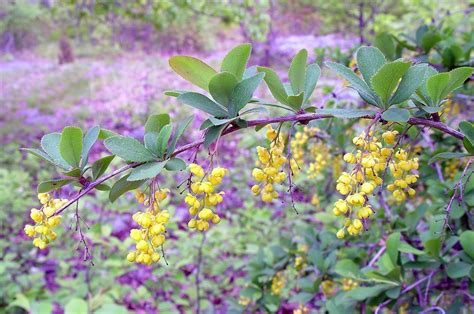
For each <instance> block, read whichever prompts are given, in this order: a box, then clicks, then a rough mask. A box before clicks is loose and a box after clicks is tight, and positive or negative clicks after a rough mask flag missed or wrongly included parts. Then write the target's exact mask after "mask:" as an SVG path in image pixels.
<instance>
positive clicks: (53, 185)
mask: <svg viewBox="0 0 474 314" xmlns="http://www.w3.org/2000/svg"><path fill="white" fill-rule="evenodd" d="M72 181H73V180H72V179H55V180H48V181H43V182H41V183H40V184H39V185H38V188H37V191H38V193H47V192H50V191H52V190H57V189H59V188H60V187H62V186H64V185H66V184H68V183H70V182H72Z"/></svg>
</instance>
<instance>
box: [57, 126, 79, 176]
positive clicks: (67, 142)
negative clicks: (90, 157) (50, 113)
mask: <svg viewBox="0 0 474 314" xmlns="http://www.w3.org/2000/svg"><path fill="white" fill-rule="evenodd" d="M59 150H60V152H61V156H62V157H63V158H64V160H66V161H67V163H68V164H70V165H71V166H74V167H79V163H80V161H81V153H82V130H81V129H80V128H78V127H74V126H67V127H65V128H64V129H63V132H62V133H61V139H60V141H59Z"/></svg>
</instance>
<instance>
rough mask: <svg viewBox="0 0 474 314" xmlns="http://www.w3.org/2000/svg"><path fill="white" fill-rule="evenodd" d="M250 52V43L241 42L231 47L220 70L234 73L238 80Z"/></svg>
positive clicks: (240, 77)
mask: <svg viewBox="0 0 474 314" xmlns="http://www.w3.org/2000/svg"><path fill="white" fill-rule="evenodd" d="M251 52H252V45H251V44H242V45H238V46H237V47H235V48H233V49H232V50H231V51H229V53H227V55H226V56H225V57H224V59H223V60H222V65H221V71H222V72H224V71H225V72H230V73H232V74H234V75H235V77H236V78H237V80H239V81H240V80H241V79H242V76H243V74H244V71H245V68H246V67H247V62H248V60H249V57H250V53H251ZM213 97H214V96H213Z"/></svg>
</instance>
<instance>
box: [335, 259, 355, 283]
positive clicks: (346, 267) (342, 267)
mask: <svg viewBox="0 0 474 314" xmlns="http://www.w3.org/2000/svg"><path fill="white" fill-rule="evenodd" d="M334 272H335V273H336V274H338V275H340V276H342V277H347V278H353V279H357V278H360V267H359V265H357V264H356V263H354V262H353V261H352V260H350V259H343V260H340V261H339V262H337V263H336V265H335V266H334Z"/></svg>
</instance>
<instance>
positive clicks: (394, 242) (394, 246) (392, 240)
mask: <svg viewBox="0 0 474 314" xmlns="http://www.w3.org/2000/svg"><path fill="white" fill-rule="evenodd" d="M400 236H401V235H400V232H395V233H392V234H391V235H390V236H389V237H388V238H387V241H386V242H385V246H386V248H387V253H388V255H389V256H390V260H391V261H392V263H393V265H397V261H398V248H399V247H400Z"/></svg>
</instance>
